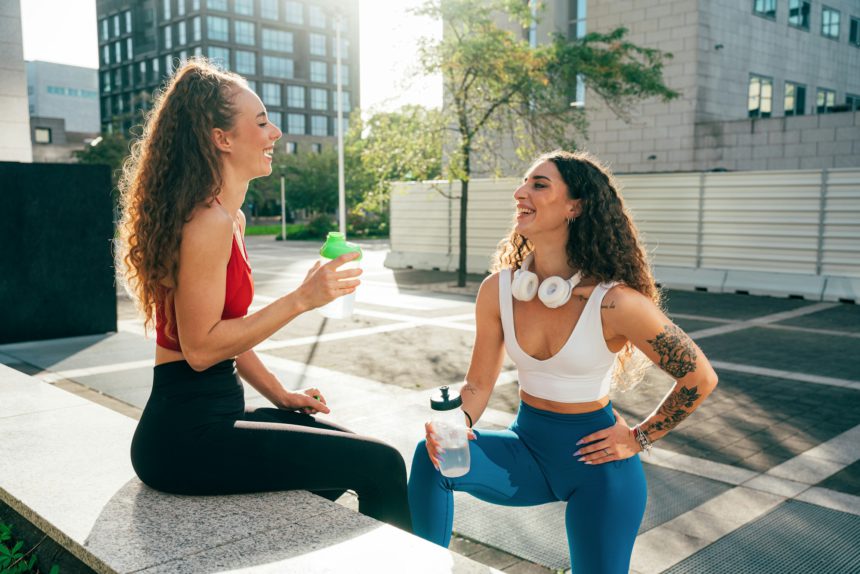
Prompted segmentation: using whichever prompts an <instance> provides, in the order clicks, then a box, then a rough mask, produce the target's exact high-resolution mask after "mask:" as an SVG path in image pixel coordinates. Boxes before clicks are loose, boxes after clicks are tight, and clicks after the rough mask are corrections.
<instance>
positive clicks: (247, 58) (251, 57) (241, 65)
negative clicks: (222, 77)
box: [236, 50, 257, 75]
mask: <svg viewBox="0 0 860 574" xmlns="http://www.w3.org/2000/svg"><path fill="white" fill-rule="evenodd" d="M236 71H237V72H238V73H240V74H252V75H254V74H256V73H257V54H255V53H254V52H248V51H247V50H236Z"/></svg>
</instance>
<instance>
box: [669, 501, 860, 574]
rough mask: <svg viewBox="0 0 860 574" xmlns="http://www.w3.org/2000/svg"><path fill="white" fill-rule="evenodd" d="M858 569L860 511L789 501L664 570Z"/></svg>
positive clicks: (779, 572)
mask: <svg viewBox="0 0 860 574" xmlns="http://www.w3.org/2000/svg"><path fill="white" fill-rule="evenodd" d="M693 572H709V573H713V574H735V573H737V572H758V573H761V574H768V573H774V574H810V573H813V572H814V573H815V574H847V573H850V572H860V516H854V515H851V514H847V513H843V512H838V511H835V510H829V509H826V508H821V507H819V506H815V505H812V504H806V503H803V502H796V501H792V500H788V501H786V502H784V503H783V504H781V505H780V506H778V507H777V508H775V509H774V510H772V511H770V512H768V513H767V514H766V515H764V516H762V517H761V518H759V519H757V520H755V521H753V522H751V523H749V524H747V525H745V526H742V527H740V528H738V529H737V530H734V531H733V532H730V533H729V534H727V535H726V536H724V537H723V538H721V539H719V540H718V541H716V542H715V543H713V544H711V545H709V546H707V547H706V548H703V549H702V550H700V551H698V552H696V553H695V554H693V555H691V556H689V557H688V558H686V559H685V560H682V561H681V562H679V563H678V564H676V565H674V566H672V567H671V568H669V569H667V570H666V571H665V574H687V573H693Z"/></svg>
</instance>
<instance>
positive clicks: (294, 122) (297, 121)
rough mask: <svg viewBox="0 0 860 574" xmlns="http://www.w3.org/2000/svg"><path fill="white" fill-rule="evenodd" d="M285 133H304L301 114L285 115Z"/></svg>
mask: <svg viewBox="0 0 860 574" xmlns="http://www.w3.org/2000/svg"><path fill="white" fill-rule="evenodd" d="M287 133H288V134H304V133H305V116H304V115H303V114H287Z"/></svg>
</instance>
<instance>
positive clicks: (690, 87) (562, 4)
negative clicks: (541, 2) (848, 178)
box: [506, 0, 860, 173]
mask: <svg viewBox="0 0 860 574" xmlns="http://www.w3.org/2000/svg"><path fill="white" fill-rule="evenodd" d="M620 27H624V28H627V30H628V34H627V40H629V41H630V42H632V43H634V44H636V45H638V46H642V47H646V48H656V49H659V50H662V51H665V52H669V53H671V54H672V56H673V57H672V58H671V59H669V60H666V62H665V67H664V70H663V71H664V78H665V82H666V84H667V85H668V86H669V87H671V88H673V89H675V90H677V91H679V92H680V96H679V97H678V98H677V99H675V100H673V101H670V102H661V101H658V100H656V99H652V100H648V101H645V102H642V103H640V104H638V105H636V106H635V107H634V108H633V109H632V110H631V111H632V113H631V114H630V121H629V122H625V121H623V120H622V119H619V118H618V117H617V116H616V115H615V114H614V113H613V112H612V111H610V110H609V109H608V107H607V106H606V105H605V104H603V102H602V101H601V100H600V98H599V96H597V95H596V94H595V93H593V92H592V91H591V90H589V89H588V87H587V82H586V83H585V84H584V86H580V89H579V90H577V95H576V97H575V98H572V99H575V100H578V101H580V102H581V103H583V104H584V109H585V111H586V113H587V114H588V120H589V130H588V139H587V140H582V147H585V148H587V149H589V150H591V151H592V152H594V153H596V154H597V155H598V156H599V157H600V158H601V159H602V160H604V161H606V162H608V163H609V164H610V165H611V166H612V167H613V169H614V170H615V171H617V172H667V171H668V172H672V171H694V170H722V169H725V170H761V169H806V168H809V169H817V168H831V167H851V166H858V165H860V113H858V112H857V111H856V110H858V109H860V2H857V0H826V1H822V0H719V1H711V2H701V1H699V0H555V1H550V2H547V3H546V10H544V12H543V14H542V18H541V19H540V23H539V24H538V25H537V27H536V30H535V31H534V32H535V36H536V40H537V42H547V41H549V38H550V35H551V34H563V35H565V36H567V37H568V38H570V39H578V38H581V37H583V36H584V35H585V34H586V33H589V32H609V31H612V30H614V29H616V28H620ZM527 33H528V32H526V31H524V36H525V35H527ZM508 147H509V148H510V149H511V150H512V147H513V146H512V145H511V144H508ZM511 154H512V151H508V152H506V155H508V156H511ZM518 167H521V166H518ZM517 169H518V168H515V169H513V172H514V173H516V172H517Z"/></svg>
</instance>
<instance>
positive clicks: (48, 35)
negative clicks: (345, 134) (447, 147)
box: [20, 0, 442, 111]
mask: <svg viewBox="0 0 860 574" xmlns="http://www.w3.org/2000/svg"><path fill="white" fill-rule="evenodd" d="M20 2H21V20H22V26H23V35H24V59H25V60H43V61H46V62H57V63H60V64H71V65H74V66H85V67H90V68H98V40H97V38H98V36H97V30H96V0H20ZM422 3H423V0H359V4H358V6H359V36H360V47H359V50H360V53H361V62H360V65H361V107H362V108H363V109H364V110H368V111H391V110H394V109H396V108H398V107H400V106H402V105H404V104H421V105H424V106H428V107H439V106H441V105H442V82H441V78H439V77H419V78H418V79H412V80H410V79H408V78H409V77H410V76H411V75H413V72H414V71H415V66H416V47H417V41H418V39H419V38H421V37H423V36H429V37H435V38H439V37H441V34H442V25H441V24H440V23H438V22H433V21H432V20H429V19H427V18H419V17H417V16H415V15H413V14H409V13H408V12H407V10H408V9H409V8H412V7H415V6H419V5H420V4H422ZM46 15H49V17H46Z"/></svg>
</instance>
